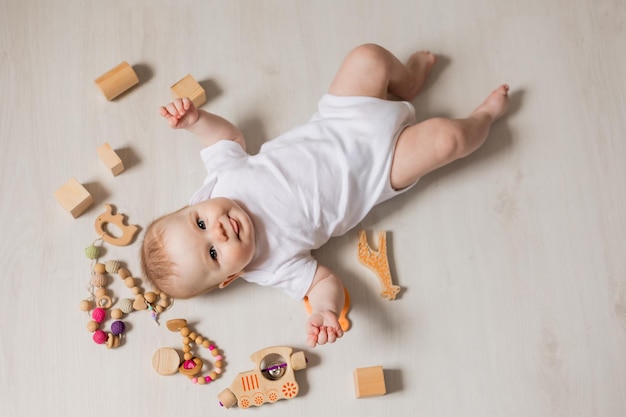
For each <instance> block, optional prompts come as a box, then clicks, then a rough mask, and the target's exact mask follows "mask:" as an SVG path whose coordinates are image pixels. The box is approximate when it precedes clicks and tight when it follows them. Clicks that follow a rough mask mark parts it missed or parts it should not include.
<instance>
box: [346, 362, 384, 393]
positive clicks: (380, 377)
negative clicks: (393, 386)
mask: <svg viewBox="0 0 626 417" xmlns="http://www.w3.org/2000/svg"><path fill="white" fill-rule="evenodd" d="M354 388H355V391H356V397H357V398H367V397H376V396H379V395H385V394H386V393H387V389H386V388H385V373H384V372H383V367H382V366H372V367H369V368H358V369H355V370H354Z"/></svg>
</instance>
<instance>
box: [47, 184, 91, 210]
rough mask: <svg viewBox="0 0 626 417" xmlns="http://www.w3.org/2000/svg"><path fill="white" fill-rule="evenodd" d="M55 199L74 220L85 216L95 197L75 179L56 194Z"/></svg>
mask: <svg viewBox="0 0 626 417" xmlns="http://www.w3.org/2000/svg"><path fill="white" fill-rule="evenodd" d="M54 197H55V198H56V199H57V201H58V202H59V203H60V204H61V205H62V206H63V208H64V209H65V210H67V211H69V212H70V213H71V214H72V216H74V218H77V217H78V216H80V215H81V214H83V213H84V212H85V210H87V209H88V208H89V207H90V206H91V205H92V204H93V197H92V196H91V194H89V191H87V189H85V187H83V186H82V185H81V183H79V182H78V181H77V180H76V178H73V177H72V178H70V180H69V181H68V182H66V183H65V184H63V185H62V186H61V187H60V188H59V189H57V190H56V191H55V192H54Z"/></svg>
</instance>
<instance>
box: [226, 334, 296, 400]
mask: <svg viewBox="0 0 626 417" xmlns="http://www.w3.org/2000/svg"><path fill="white" fill-rule="evenodd" d="M250 359H251V360H252V362H254V363H255V364H256V368H255V369H254V370H252V371H247V372H241V373H239V374H238V375H237V377H236V378H235V380H234V381H233V383H232V384H231V386H230V388H227V389H225V390H224V391H222V392H221V393H220V394H219V395H218V396H217V398H218V399H219V401H220V405H221V406H222V407H226V408H230V407H232V406H233V405H235V404H237V405H238V406H239V408H248V407H250V406H251V405H255V406H259V405H261V404H264V403H266V402H270V403H274V402H276V401H278V400H281V399H287V400H288V399H290V398H293V397H295V396H296V395H298V391H299V387H298V383H297V382H296V378H295V375H294V371H297V370H300V369H304V368H306V365H307V359H306V357H305V356H304V352H301V351H299V352H295V353H293V349H292V348H290V347H287V346H274V347H269V348H265V349H262V350H260V351H258V352H256V353H254V354H253V355H252V356H251V357H250Z"/></svg>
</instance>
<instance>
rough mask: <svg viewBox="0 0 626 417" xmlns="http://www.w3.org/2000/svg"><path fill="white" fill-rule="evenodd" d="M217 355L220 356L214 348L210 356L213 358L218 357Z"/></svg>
mask: <svg viewBox="0 0 626 417" xmlns="http://www.w3.org/2000/svg"><path fill="white" fill-rule="evenodd" d="M219 354H220V351H219V350H218V349H217V348H216V349H213V350H212V351H211V355H213V356H217V355H219Z"/></svg>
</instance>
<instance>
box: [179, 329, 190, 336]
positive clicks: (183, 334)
mask: <svg viewBox="0 0 626 417" xmlns="http://www.w3.org/2000/svg"><path fill="white" fill-rule="evenodd" d="M189 333H190V330H189V327H187V326H185V327H183V328H181V329H180V335H181V336H182V337H185V336H189Z"/></svg>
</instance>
